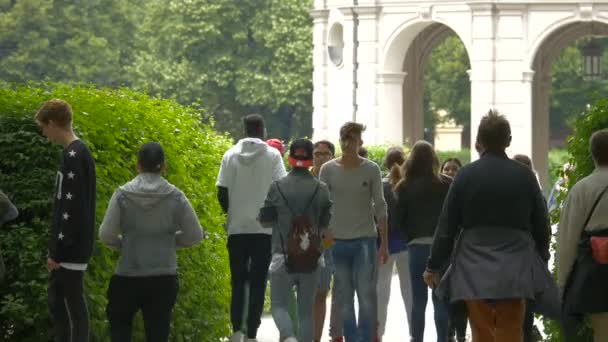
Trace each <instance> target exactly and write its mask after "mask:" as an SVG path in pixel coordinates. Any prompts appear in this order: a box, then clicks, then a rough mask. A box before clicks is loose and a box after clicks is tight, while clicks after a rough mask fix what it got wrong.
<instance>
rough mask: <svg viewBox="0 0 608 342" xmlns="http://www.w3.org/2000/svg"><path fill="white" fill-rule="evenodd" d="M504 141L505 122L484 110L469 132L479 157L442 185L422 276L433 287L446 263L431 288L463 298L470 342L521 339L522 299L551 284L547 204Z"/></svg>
mask: <svg viewBox="0 0 608 342" xmlns="http://www.w3.org/2000/svg"><path fill="white" fill-rule="evenodd" d="M510 143H511V128H510V125H509V122H508V121H507V119H506V118H505V117H504V116H502V115H500V114H498V113H496V112H495V111H490V112H489V113H488V114H487V115H485V116H484V117H483V118H482V119H481V122H480V124H479V128H478V132H477V143H476V147H477V150H478V151H479V152H480V154H481V158H480V159H479V160H477V161H475V162H473V163H471V164H468V165H466V166H464V167H463V168H462V169H461V170H460V171H459V172H458V174H457V175H456V178H455V179H454V181H453V183H452V186H451V187H450V190H449V193H448V195H447V198H446V200H445V204H444V207H443V210H442V214H441V217H440V219H439V224H438V227H437V231H436V233H435V239H434V241H433V246H432V249H431V257H430V258H429V261H428V264H427V270H426V271H425V273H424V278H425V282H426V283H427V284H428V285H429V286H431V287H436V286H437V285H438V283H439V282H438V279H437V278H438V277H437V275H438V274H439V272H442V270H443V269H444V268H445V267H446V265H447V264H449V265H450V267H449V268H448V270H447V272H446V274H445V275H444V276H443V278H442V281H441V283H439V289H438V290H439V293H446V294H447V297H448V298H450V300H451V301H452V302H455V301H465V303H466V305H467V310H468V313H469V322H470V324H471V329H472V332H473V341H474V342H518V341H520V342H521V341H522V336H523V332H522V327H523V322H524V311H525V303H526V300H527V299H534V298H535V296H536V295H537V294H538V293H539V292H541V291H542V290H544V289H546V288H548V287H549V285H548V284H549V283H550V282H551V281H552V279H551V276H550V274H549V272H548V270H547V268H546V265H545V262H546V260H549V241H550V236H551V233H550V229H549V220H548V217H547V209H546V206H545V203H544V200H543V196H542V193H541V190H540V187H539V185H538V182H537V180H536V177H535V176H534V174H533V173H532V172H531V171H530V169H529V168H527V167H526V166H524V165H522V164H520V163H518V162H516V161H514V160H511V159H510V158H509V157H508V156H507V154H506V153H505V149H506V148H507V147H508V146H509V145H510ZM457 239H458V242H456V240H457ZM455 244H456V245H457V246H456V250H455V251H454V254H453V255H452V251H453V249H454V246H455ZM541 258H542V259H541Z"/></svg>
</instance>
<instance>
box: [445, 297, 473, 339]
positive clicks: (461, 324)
mask: <svg viewBox="0 0 608 342" xmlns="http://www.w3.org/2000/svg"><path fill="white" fill-rule="evenodd" d="M468 319H469V315H468V314H467V305H466V304H465V302H456V303H454V304H450V321H449V327H450V338H452V339H453V338H455V341H458V342H461V341H465V340H466V338H467V322H468Z"/></svg>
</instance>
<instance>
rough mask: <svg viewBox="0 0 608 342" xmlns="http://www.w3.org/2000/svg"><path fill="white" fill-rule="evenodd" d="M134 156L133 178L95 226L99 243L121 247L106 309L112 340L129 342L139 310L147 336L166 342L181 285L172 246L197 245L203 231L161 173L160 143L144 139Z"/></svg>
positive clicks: (184, 202) (163, 159) (118, 191)
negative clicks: (134, 173)
mask: <svg viewBox="0 0 608 342" xmlns="http://www.w3.org/2000/svg"><path fill="white" fill-rule="evenodd" d="M137 157H138V158H137V159H138V160H137V170H138V175H137V177H135V178H134V179H133V180H131V181H130V182H128V183H127V184H125V185H123V186H121V187H119V188H118V190H116V191H115V192H114V195H112V198H111V199H110V203H109V205H108V209H107V211H106V215H105V217H104V219H103V223H102V224H101V227H100V229H99V237H100V239H101V242H103V243H104V244H105V245H107V246H108V247H110V248H113V249H116V250H118V251H119V252H120V259H119V261H118V267H117V268H116V271H115V273H114V275H113V276H112V279H111V280H110V286H109V288H108V306H107V310H106V313H107V315H108V321H109V322H110V335H111V339H112V342H128V341H131V334H132V328H133V326H132V324H133V317H134V316H135V314H136V313H137V311H139V310H141V311H142V314H143V318H144V328H145V333H146V340H147V341H155V342H166V341H168V340H169V333H170V326H171V316H172V312H173V306H174V305H175V302H176V299H177V291H178V288H179V283H178V274H177V254H176V250H177V249H178V248H186V247H192V246H194V245H196V244H198V243H199V242H200V241H201V240H202V239H203V231H202V228H201V225H200V223H199V220H198V217H197V216H196V213H195V212H194V209H193V208H192V206H191V205H190V202H189V201H188V198H187V197H186V195H185V194H184V193H183V192H182V191H181V190H179V189H178V188H177V187H175V186H174V185H172V184H171V183H169V182H168V181H167V180H166V179H164V178H163V177H162V176H161V173H162V172H163V171H164V170H165V154H164V151H163V148H162V147H161V145H160V144H158V143H155V142H150V143H147V144H144V145H143V146H142V147H141V149H140V150H139V153H138V156H137Z"/></svg>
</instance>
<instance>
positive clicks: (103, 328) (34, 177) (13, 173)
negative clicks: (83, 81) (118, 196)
mask: <svg viewBox="0 0 608 342" xmlns="http://www.w3.org/2000/svg"><path fill="white" fill-rule="evenodd" d="M51 98H61V99H64V100H66V101H68V102H70V103H71V104H72V107H73V111H74V127H75V130H76V132H77V134H78V135H79V136H80V137H81V138H82V139H83V140H84V141H85V142H86V143H87V144H88V146H89V148H90V149H91V152H92V154H93V156H94V158H95V160H96V163H97V189H98V192H97V217H96V219H97V225H99V224H100V223H101V220H102V219H103V215H104V213H105V209H106V206H107V204H108V201H109V199H110V196H111V195H112V193H113V192H114V190H115V189H116V188H117V187H118V186H119V185H122V184H124V183H125V182H127V181H129V180H130V179H131V178H133V177H134V176H135V174H136V171H135V163H136V158H137V156H136V155H137V151H138V149H139V147H140V146H141V145H142V144H143V143H145V142H148V141H158V142H159V143H161V144H162V145H163V147H164V148H165V153H166V156H167V164H168V170H167V174H166V177H167V178H168V180H169V181H170V182H171V183H173V184H175V185H176V186H178V187H179V188H180V189H181V190H183V191H184V192H185V193H186V195H187V196H188V198H189V199H190V201H191V202H192V205H193V207H194V208H195V210H196V212H197V213H198V215H199V218H200V220H201V224H202V225H203V227H204V228H205V229H206V230H207V231H208V232H209V233H210V238H209V239H208V240H205V241H203V243H202V244H201V245H199V246H197V247H196V248H191V249H186V250H183V251H180V252H179V265H180V271H179V273H180V291H179V295H178V303H177V305H176V307H175V311H174V316H173V326H172V340H173V341H209V342H211V341H213V342H216V341H218V340H220V339H221V338H222V337H223V336H226V335H228V334H229V332H230V329H229V317H228V313H229V294H230V287H229V284H230V283H229V274H230V273H229V269H228V264H227V260H228V257H227V252H226V248H225V237H224V233H223V228H222V225H223V222H224V218H223V214H222V212H221V209H220V207H219V204H218V203H217V201H216V190H215V179H216V176H217V172H218V168H219V163H220V160H221V157H222V154H223V152H224V151H225V150H226V149H227V148H228V147H229V146H230V142H229V140H228V139H227V137H225V136H222V135H219V134H217V133H216V132H214V131H213V129H212V127H210V126H206V125H203V124H201V123H200V122H201V121H200V113H198V112H196V111H195V110H194V109H191V108H188V107H184V106H180V105H178V104H176V103H175V102H173V101H167V100H161V99H158V98H152V97H149V96H147V95H145V94H141V93H136V92H133V91H130V90H127V89H118V90H110V89H97V88H94V87H88V86H70V85H62V84H46V83H44V84H28V85H7V84H0V155H1V156H2V159H0V188H2V190H4V191H5V192H6V193H7V194H9V196H10V197H11V199H12V200H13V201H14V203H15V204H16V205H17V206H18V208H19V209H20V211H21V216H20V217H19V218H18V220H17V221H15V222H14V223H12V224H10V225H7V226H4V227H2V229H1V230H0V248H1V250H2V253H3V255H4V257H5V262H6V265H7V281H6V282H5V283H4V284H2V285H1V286H0V340H9V341H45V340H49V339H50V338H51V337H52V330H51V325H50V322H49V314H48V309H47V304H46V298H47V294H46V286H47V278H48V274H47V272H46V269H45V266H46V241H47V232H48V227H49V219H50V217H49V216H50V214H51V208H52V196H53V184H54V178H55V173H56V170H57V168H58V167H59V160H60V159H59V157H60V151H61V149H60V148H59V147H56V146H51V145H50V144H49V143H47V142H46V139H45V138H44V137H42V136H41V135H40V132H39V128H38V127H37V126H36V124H35V123H34V122H33V115H34V113H35V112H36V110H37V109H38V108H39V107H40V106H41V104H42V103H43V102H45V101H46V100H48V99H51ZM117 256H118V254H117V253H116V252H113V251H111V250H110V249H107V248H105V247H103V246H101V245H100V244H99V243H97V244H96V246H95V251H94V256H93V259H92V260H91V263H90V265H89V270H88V271H87V273H86V277H85V280H86V293H87V300H88V305H89V311H90V316H91V339H92V341H107V340H109V337H108V323H107V320H106V316H105V307H106V290H107V287H108V282H109V278H110V276H111V275H112V273H113V270H114V268H115V265H116V260H117ZM134 340H135V341H143V340H144V338H143V332H142V324H141V320H140V319H138V321H137V322H136V329H135V334H134Z"/></svg>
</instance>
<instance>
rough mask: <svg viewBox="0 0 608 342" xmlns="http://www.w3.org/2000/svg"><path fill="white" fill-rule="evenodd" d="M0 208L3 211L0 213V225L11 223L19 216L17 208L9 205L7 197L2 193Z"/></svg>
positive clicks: (0, 193) (0, 194) (0, 195)
mask: <svg viewBox="0 0 608 342" xmlns="http://www.w3.org/2000/svg"><path fill="white" fill-rule="evenodd" d="M0 208H2V209H3V210H4V211H3V212H0V225H2V224H4V223H5V222H8V221H12V220H14V219H16V218H17V216H19V211H18V210H17V207H15V206H14V205H13V203H11V201H10V200H9V198H8V196H6V195H5V194H4V193H3V192H2V191H0Z"/></svg>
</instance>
